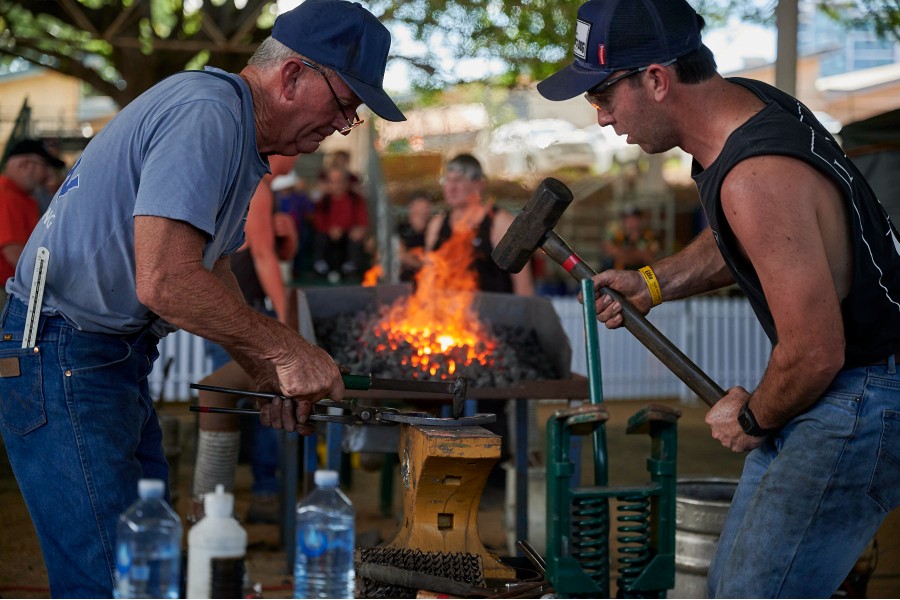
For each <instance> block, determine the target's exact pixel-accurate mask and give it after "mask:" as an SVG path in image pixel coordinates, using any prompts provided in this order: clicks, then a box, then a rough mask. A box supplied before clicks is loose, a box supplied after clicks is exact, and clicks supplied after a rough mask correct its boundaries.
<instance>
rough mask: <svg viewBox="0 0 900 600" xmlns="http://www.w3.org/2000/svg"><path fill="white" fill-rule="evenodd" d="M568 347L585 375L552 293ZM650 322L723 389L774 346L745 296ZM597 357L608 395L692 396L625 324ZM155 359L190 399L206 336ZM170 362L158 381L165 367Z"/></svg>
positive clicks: (747, 377)
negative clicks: (191, 387) (633, 335)
mask: <svg viewBox="0 0 900 600" xmlns="http://www.w3.org/2000/svg"><path fill="white" fill-rule="evenodd" d="M552 304H553V307H554V308H555V309H556V312H557V314H559V318H560V321H561V322H562V326H563V329H564V330H565V332H566V335H567V336H568V337H569V342H570V344H571V346H572V371H573V372H574V373H580V374H582V375H585V374H586V373H587V368H586V366H585V365H586V352H585V346H584V319H583V316H582V315H583V313H582V307H581V304H579V303H578V301H577V300H576V299H574V298H553V299H552ZM650 321H651V322H652V323H653V324H654V325H655V326H656V328H657V329H659V330H660V331H661V332H662V334H663V335H665V336H666V337H667V338H669V339H670V340H671V341H672V343H674V344H675V345H676V346H678V347H679V348H680V349H681V350H682V352H684V353H685V354H686V355H687V356H688V357H689V358H690V359H691V360H693V361H694V362H695V363H696V364H697V366H699V367H700V368H701V369H702V370H703V371H705V372H706V373H707V374H708V375H709V376H710V377H711V378H712V379H713V381H715V382H716V383H718V384H719V385H720V386H721V387H722V388H723V389H728V388H729V387H732V386H735V385H740V386H743V387H745V388H747V389H749V390H753V389H754V388H755V387H756V385H757V383H758V382H759V380H760V378H761V377H762V374H763V371H764V369H765V366H766V363H767V361H768V358H769V353H770V352H771V345H770V344H769V340H768V338H767V337H766V336H765V334H764V333H763V331H762V328H761V327H760V326H759V324H758V322H757V321H756V317H755V316H754V315H753V311H752V310H751V309H750V305H749V304H748V303H747V301H746V300H745V299H743V298H695V299H691V300H685V301H680V302H667V303H665V304H663V305H661V306H659V307H657V308H655V309H653V311H652V312H651V313H650ZM599 337H600V363H601V370H602V374H603V377H602V379H603V396H604V398H605V399H606V400H619V399H629V398H643V399H651V398H671V397H680V398H682V399H686V400H687V399H690V398H694V397H695V396H694V394H693V393H692V392H691V391H690V390H689V389H688V388H687V387H686V386H685V385H684V384H683V383H682V382H681V381H679V380H678V378H677V377H675V376H674V375H673V374H672V373H671V372H669V370H668V369H667V368H666V367H665V366H663V364H662V363H661V362H659V360H658V359H657V358H656V357H654V356H653V355H652V354H651V353H650V351H649V350H647V349H646V348H644V347H643V346H642V345H641V343H640V342H638V341H637V340H636V339H635V338H634V337H632V335H631V334H630V333H628V332H627V331H626V330H625V329H619V330H615V331H609V330H607V329H606V328H605V327H603V326H602V325H600V336H599ZM159 350H160V358H159V360H158V361H157V363H156V366H155V367H154V369H153V373H151V375H150V389H151V392H152V393H153V396H154V398H162V399H163V400H166V401H187V400H189V399H190V398H191V397H192V396H194V395H195V392H193V391H192V390H191V389H190V388H189V387H188V386H189V385H190V384H191V383H192V382H197V381H200V379H201V378H203V377H204V376H205V375H206V374H207V373H209V371H210V368H209V365H208V363H207V360H206V357H205V355H204V352H203V340H202V339H200V338H198V337H196V336H194V335H192V334H190V333H187V332H184V331H178V332H176V333H174V334H171V335H169V336H168V337H166V338H165V339H163V340H162V342H160V346H159ZM170 361H171V366H170V368H169V370H168V374H167V376H166V377H165V385H163V379H164V376H163V372H164V370H165V365H166V364H167V363H169V362H170Z"/></svg>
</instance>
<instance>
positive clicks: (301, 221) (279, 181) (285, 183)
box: [272, 171, 315, 281]
mask: <svg viewBox="0 0 900 600" xmlns="http://www.w3.org/2000/svg"><path fill="white" fill-rule="evenodd" d="M272 192H273V193H274V194H275V202H276V204H277V206H278V211H279V212H280V213H283V214H285V215H288V216H289V217H290V219H291V221H292V222H293V226H294V229H295V230H296V232H297V240H298V242H297V252H296V253H295V254H294V258H293V260H292V261H291V273H290V275H291V277H292V279H293V280H294V281H299V280H300V279H301V278H302V277H303V275H304V271H305V269H306V268H307V265H309V264H310V263H311V262H312V261H311V258H312V249H313V238H314V237H315V228H314V226H313V213H314V211H315V203H314V202H313V199H312V197H311V196H310V194H309V191H308V190H307V184H306V180H305V179H303V178H302V177H299V176H298V175H297V173H296V171H291V172H290V173H287V174H286V175H281V176H279V177H276V178H274V179H273V180H272Z"/></svg>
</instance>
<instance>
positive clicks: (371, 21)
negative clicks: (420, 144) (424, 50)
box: [272, 0, 406, 121]
mask: <svg viewBox="0 0 900 600" xmlns="http://www.w3.org/2000/svg"><path fill="white" fill-rule="evenodd" d="M272 37H273V38H275V39H276V40H278V41H279V42H281V43H282V44H284V45H285V46H287V47H288V48H290V49H291V50H293V51H294V52H297V53H298V54H302V55H303V56H305V57H306V58H308V59H309V60H311V61H313V62H316V63H318V64H320V65H323V66H326V67H329V68H331V69H333V70H334V72H335V73H337V74H338V76H340V78H341V79H342V80H344V83H346V84H347V86H348V87H349V88H350V89H351V90H353V92H354V93H355V94H356V95H357V96H358V97H359V99H360V100H362V102H363V104H365V105H366V106H368V107H369V108H370V109H371V110H372V112H374V113H375V114H376V115H378V116H379V117H381V118H383V119H387V120H388V121H405V120H406V117H404V116H403V113H402V112H400V109H399V108H397V105H396V104H394V101H393V100H391V99H390V97H389V96H388V95H387V93H386V92H385V91H384V87H383V82H384V68H385V65H386V64H387V56H388V50H390V47H391V34H390V33H389V32H388V30H387V28H386V27H385V26H384V25H382V24H381V22H380V21H379V20H378V19H376V18H375V16H374V15H373V14H372V13H370V12H369V11H367V10H366V9H365V8H363V7H362V5H361V4H359V3H358V2H347V1H346V0H306V1H305V2H304V3H303V4H301V5H299V6H297V7H296V8H294V9H292V10H290V11H288V12H286V13H284V14H282V15H279V16H278V18H277V19H275V26H274V27H272Z"/></svg>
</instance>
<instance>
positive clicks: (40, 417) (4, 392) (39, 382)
mask: <svg viewBox="0 0 900 600" xmlns="http://www.w3.org/2000/svg"><path fill="white" fill-rule="evenodd" d="M0 361H3V364H4V368H3V377H0V424H2V425H3V427H4V428H5V429H6V430H8V431H10V432H11V433H14V434H16V435H25V434H27V433H29V432H32V431H34V430H35V429H37V428H38V427H40V426H41V425H43V424H44V423H46V422H47V412H46V410H45V409H44V386H43V376H42V372H41V365H42V361H41V353H40V352H35V349H34V348H17V349H14V350H13V349H10V350H0Z"/></svg>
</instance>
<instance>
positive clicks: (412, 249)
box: [397, 190, 434, 282]
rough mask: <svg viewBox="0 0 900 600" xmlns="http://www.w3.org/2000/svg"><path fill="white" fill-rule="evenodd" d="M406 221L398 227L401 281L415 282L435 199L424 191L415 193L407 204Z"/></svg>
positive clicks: (420, 264) (423, 253)
mask: <svg viewBox="0 0 900 600" xmlns="http://www.w3.org/2000/svg"><path fill="white" fill-rule="evenodd" d="M406 206H407V212H406V219H405V220H404V221H402V222H401V223H400V224H399V225H398V226H397V235H398V236H399V237H400V252H399V258H400V281H409V282H413V281H415V277H416V273H418V272H419V269H421V268H422V259H423V258H424V256H425V228H426V227H427V226H428V221H429V220H430V219H431V211H432V209H433V206H434V198H433V197H432V195H431V194H429V193H428V192H426V191H424V190H419V191H416V192H413V193H412V195H410V197H409V202H408V203H407V205H406Z"/></svg>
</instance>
